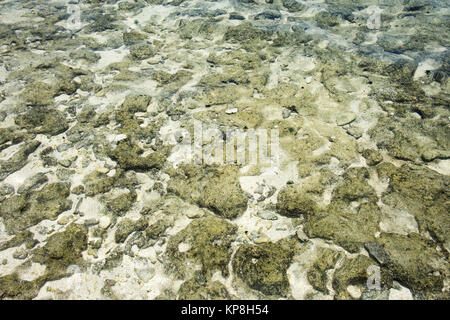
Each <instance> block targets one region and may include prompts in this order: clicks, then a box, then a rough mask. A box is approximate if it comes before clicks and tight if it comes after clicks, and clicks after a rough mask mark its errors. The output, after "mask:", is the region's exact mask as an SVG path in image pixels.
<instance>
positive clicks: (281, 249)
mask: <svg viewBox="0 0 450 320" xmlns="http://www.w3.org/2000/svg"><path fill="white" fill-rule="evenodd" d="M298 249H299V243H298V242H297V241H296V240H294V239H283V240H280V241H278V242H276V243H274V242H266V243H263V244H258V245H249V244H244V245H241V246H240V247H239V249H238V250H237V252H236V253H235V255H234V258H233V270H234V272H235V273H236V275H237V276H238V277H239V278H241V279H242V281H244V282H245V283H246V284H247V285H248V286H249V287H250V288H251V289H254V290H258V291H261V292H262V293H264V294H266V295H278V296H286V295H287V294H288V292H289V281H288V278H287V274H286V271H287V269H288V268H289V265H290V264H291V262H292V258H293V256H294V254H295V252H296V250H298Z"/></svg>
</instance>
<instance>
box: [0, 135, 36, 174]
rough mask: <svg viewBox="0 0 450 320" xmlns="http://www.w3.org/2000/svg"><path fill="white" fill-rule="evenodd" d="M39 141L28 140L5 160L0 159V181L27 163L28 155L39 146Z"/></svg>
mask: <svg viewBox="0 0 450 320" xmlns="http://www.w3.org/2000/svg"><path fill="white" fill-rule="evenodd" d="M40 144H41V143H40V142H39V141H29V142H25V144H24V145H23V146H22V147H21V148H20V149H19V150H18V151H17V152H16V153H14V154H13V155H12V156H11V157H9V158H8V159H7V160H0V181H2V180H4V179H5V178H6V177H7V176H9V175H10V174H11V173H13V172H16V171H17V170H20V169H22V168H23V167H24V166H25V165H26V164H27V163H28V156H29V155H30V154H31V153H33V152H34V151H35V150H36V149H37V148H38V147H39V146H40Z"/></svg>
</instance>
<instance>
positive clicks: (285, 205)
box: [277, 184, 318, 218]
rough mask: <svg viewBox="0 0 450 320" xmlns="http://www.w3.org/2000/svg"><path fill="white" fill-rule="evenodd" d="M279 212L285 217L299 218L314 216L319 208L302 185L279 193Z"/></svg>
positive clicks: (292, 186)
mask: <svg viewBox="0 0 450 320" xmlns="http://www.w3.org/2000/svg"><path fill="white" fill-rule="evenodd" d="M277 210H278V212H279V213H280V214H281V215H283V216H286V217H291V218H298V217H300V216H301V215H310V214H314V213H315V212H317V211H318V206H317V204H316V202H315V201H314V200H313V199H312V198H311V196H310V195H308V193H307V192H305V191H304V190H303V188H302V186H301V185H300V184H292V185H288V186H286V187H284V188H283V189H282V190H281V191H280V192H279V193H278V198H277Z"/></svg>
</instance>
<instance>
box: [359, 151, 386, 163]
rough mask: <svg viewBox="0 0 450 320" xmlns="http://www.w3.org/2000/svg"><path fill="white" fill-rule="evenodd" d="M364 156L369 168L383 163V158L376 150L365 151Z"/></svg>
mask: <svg viewBox="0 0 450 320" xmlns="http://www.w3.org/2000/svg"><path fill="white" fill-rule="evenodd" d="M362 156H363V157H364V158H365V159H366V163H367V164H368V165H369V166H375V165H377V164H379V163H380V162H381V161H383V156H382V155H381V154H380V153H379V152H378V151H377V150H375V149H365V150H363V152H362Z"/></svg>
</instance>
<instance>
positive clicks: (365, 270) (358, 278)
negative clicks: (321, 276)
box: [332, 255, 392, 300]
mask: <svg viewBox="0 0 450 320" xmlns="http://www.w3.org/2000/svg"><path fill="white" fill-rule="evenodd" d="M374 267H378V265H377V264H376V262H375V261H373V260H372V259H370V258H369V257H366V256H363V255H358V256H357V257H356V258H353V259H345V261H344V263H343V264H342V265H341V266H340V267H339V268H338V269H336V271H335V272H334V276H333V281H332V285H333V289H334V290H335V291H336V295H335V299H338V300H344V299H345V300H348V299H352V298H359V297H352V296H351V295H350V293H349V291H348V287H349V286H355V287H357V288H358V289H359V290H360V293H361V294H362V292H363V291H364V289H365V288H366V287H367V282H368V279H369V277H370V276H371V274H370V268H374ZM379 280H380V282H379V283H380V288H381V286H386V285H387V286H388V285H389V284H390V283H391V282H392V279H391V278H390V277H389V274H388V273H385V272H380V279H379Z"/></svg>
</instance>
